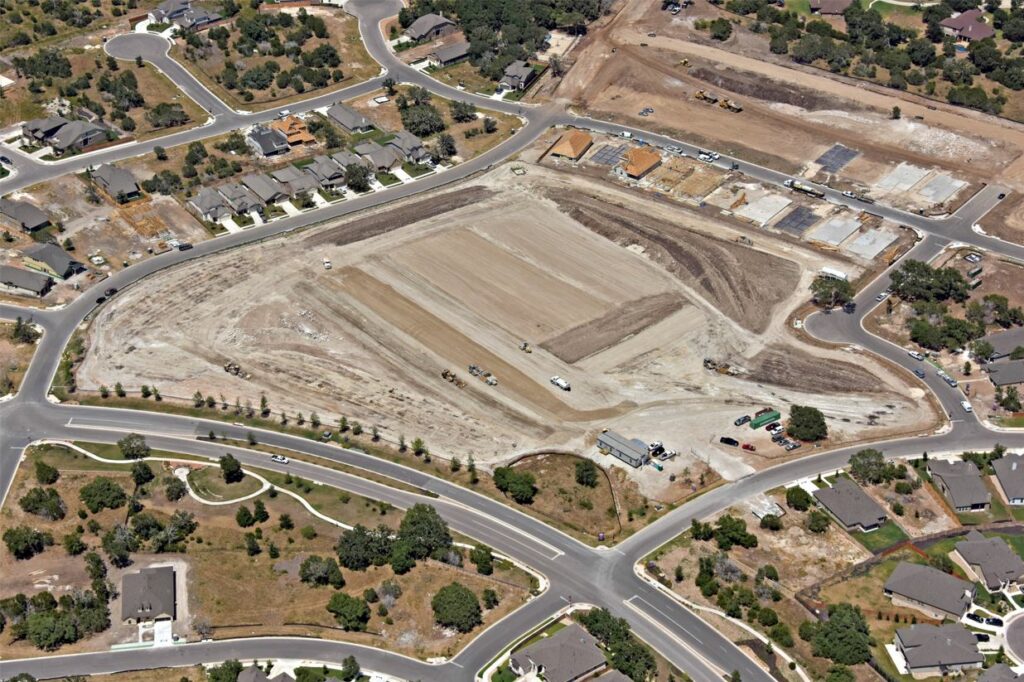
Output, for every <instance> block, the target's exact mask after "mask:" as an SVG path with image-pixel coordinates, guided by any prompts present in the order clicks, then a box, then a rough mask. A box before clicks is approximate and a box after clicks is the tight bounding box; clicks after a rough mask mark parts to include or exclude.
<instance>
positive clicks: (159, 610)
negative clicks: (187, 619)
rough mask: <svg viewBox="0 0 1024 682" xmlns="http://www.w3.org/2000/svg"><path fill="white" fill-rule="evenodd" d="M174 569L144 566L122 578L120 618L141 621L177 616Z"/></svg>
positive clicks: (172, 618) (134, 621)
mask: <svg viewBox="0 0 1024 682" xmlns="http://www.w3.org/2000/svg"><path fill="white" fill-rule="evenodd" d="M176 592H177V591H176V589H175V584H174V569H173V568H171V567H170V566H160V567H157V568H144V569H142V570H141V571H136V572H135V573H126V574H125V576H124V577H123V578H122V579H121V620H122V621H128V622H130V623H141V622H145V621H153V620H174V619H175V617H176V610H175V607H176V605H177V604H176Z"/></svg>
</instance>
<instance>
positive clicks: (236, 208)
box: [219, 182, 263, 215]
mask: <svg viewBox="0 0 1024 682" xmlns="http://www.w3.org/2000/svg"><path fill="white" fill-rule="evenodd" d="M219 189H220V195H221V196H222V197H224V201H226V202H227V203H228V208H230V209H231V212H232V213H234V214H235V215H242V214H245V213H251V212H253V211H262V210H263V202H262V201H260V198H259V197H258V196H256V195H255V194H254V193H253V192H252V190H250V189H249V188H248V187H244V186H242V185H240V184H238V183H237V182H229V183H227V184H225V185H221V186H220V188H219Z"/></svg>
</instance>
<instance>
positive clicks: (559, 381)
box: [551, 376, 572, 391]
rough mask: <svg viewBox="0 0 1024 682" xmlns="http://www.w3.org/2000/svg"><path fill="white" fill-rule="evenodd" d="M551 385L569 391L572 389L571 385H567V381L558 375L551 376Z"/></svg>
mask: <svg viewBox="0 0 1024 682" xmlns="http://www.w3.org/2000/svg"><path fill="white" fill-rule="evenodd" d="M551 385H552V386H557V387H558V388H560V389H562V390H563V391H571V390H572V386H570V385H569V382H568V381H566V380H565V379H563V378H562V377H560V376H553V377H551Z"/></svg>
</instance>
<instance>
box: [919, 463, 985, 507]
mask: <svg viewBox="0 0 1024 682" xmlns="http://www.w3.org/2000/svg"><path fill="white" fill-rule="evenodd" d="M928 473H929V474H931V477H932V481H933V482H934V483H935V485H936V487H937V488H938V489H939V491H941V492H942V494H943V495H945V496H946V499H947V500H949V504H950V505H951V506H952V507H953V509H955V510H956V511H958V512H969V511H983V510H985V509H988V507H989V504H991V501H992V500H991V497H992V496H991V493H989V491H988V488H986V487H985V483H984V481H982V480H981V473H980V472H979V471H978V467H976V466H975V465H974V462H968V461H960V460H957V461H950V460H945V459H932V460H929V461H928Z"/></svg>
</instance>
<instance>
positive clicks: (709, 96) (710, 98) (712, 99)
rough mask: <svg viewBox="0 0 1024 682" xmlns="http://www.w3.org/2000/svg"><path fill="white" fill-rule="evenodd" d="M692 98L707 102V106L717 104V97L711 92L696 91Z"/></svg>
mask: <svg viewBox="0 0 1024 682" xmlns="http://www.w3.org/2000/svg"><path fill="white" fill-rule="evenodd" d="M693 96H694V97H696V98H697V99H699V100H702V101H704V102H708V103H709V104H715V103H716V102H718V95H716V94H715V93H713V92H708V91H707V90H698V91H697V92H695V93H693Z"/></svg>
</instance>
